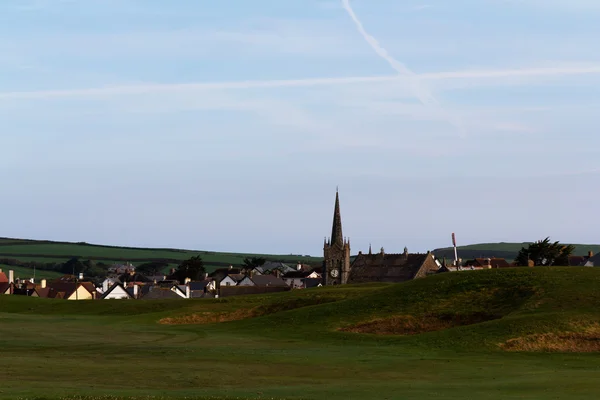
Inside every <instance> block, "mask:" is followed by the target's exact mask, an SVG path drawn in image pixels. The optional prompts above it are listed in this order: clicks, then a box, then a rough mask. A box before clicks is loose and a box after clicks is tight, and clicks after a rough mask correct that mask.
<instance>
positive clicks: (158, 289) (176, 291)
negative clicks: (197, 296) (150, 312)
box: [142, 285, 189, 300]
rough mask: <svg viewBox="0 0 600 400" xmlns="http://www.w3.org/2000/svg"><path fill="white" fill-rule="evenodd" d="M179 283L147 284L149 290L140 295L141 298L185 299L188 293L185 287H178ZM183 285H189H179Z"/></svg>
mask: <svg viewBox="0 0 600 400" xmlns="http://www.w3.org/2000/svg"><path fill="white" fill-rule="evenodd" d="M179 286H180V285H172V286H170V287H169V286H158V285H154V286H149V290H148V292H147V293H145V294H144V295H143V297H142V299H143V300H157V299H185V298H188V297H187V296H188V293H186V291H187V290H186V289H185V288H184V289H183V290H182V289H181V288H180V287H179ZM181 286H185V287H189V286H186V285H181Z"/></svg>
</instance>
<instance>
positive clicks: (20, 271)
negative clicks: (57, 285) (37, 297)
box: [0, 264, 63, 282]
mask: <svg viewBox="0 0 600 400" xmlns="http://www.w3.org/2000/svg"><path fill="white" fill-rule="evenodd" d="M0 269H1V270H2V272H4V273H5V274H6V275H7V276H8V271H10V270H13V271H14V272H15V278H20V279H29V278H33V268H25V267H15V266H11V265H2V264H0ZM62 275H63V274H61V273H60V272H54V271H44V270H40V269H36V271H35V282H39V281H40V279H56V278H58V277H60V276H62Z"/></svg>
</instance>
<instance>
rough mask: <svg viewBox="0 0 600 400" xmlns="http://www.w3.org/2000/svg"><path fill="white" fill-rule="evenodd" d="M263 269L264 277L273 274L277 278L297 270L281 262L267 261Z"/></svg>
mask: <svg viewBox="0 0 600 400" xmlns="http://www.w3.org/2000/svg"><path fill="white" fill-rule="evenodd" d="M261 268H262V270H263V273H262V274H263V275H265V274H271V275H275V276H278V275H279V276H280V275H283V274H285V273H287V272H291V271H295V270H296V269H295V268H292V267H290V266H289V265H287V264H284V263H282V262H279V261H267V262H265V263H264V264H263V265H262V266H261Z"/></svg>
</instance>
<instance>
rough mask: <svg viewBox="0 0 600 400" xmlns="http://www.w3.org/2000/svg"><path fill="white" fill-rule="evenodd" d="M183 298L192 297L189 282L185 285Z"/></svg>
mask: <svg viewBox="0 0 600 400" xmlns="http://www.w3.org/2000/svg"><path fill="white" fill-rule="evenodd" d="M185 298H186V299H191V298H192V294H191V290H190V284H189V283H188V284H187V285H185Z"/></svg>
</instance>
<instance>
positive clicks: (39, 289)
mask: <svg viewBox="0 0 600 400" xmlns="http://www.w3.org/2000/svg"><path fill="white" fill-rule="evenodd" d="M35 293H37V295H38V297H41V298H47V297H48V294H49V293H50V288H49V287H47V286H46V287H45V288H43V287H36V288H35Z"/></svg>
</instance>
